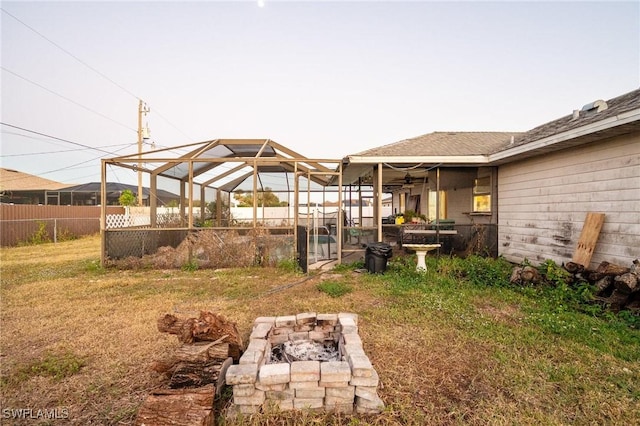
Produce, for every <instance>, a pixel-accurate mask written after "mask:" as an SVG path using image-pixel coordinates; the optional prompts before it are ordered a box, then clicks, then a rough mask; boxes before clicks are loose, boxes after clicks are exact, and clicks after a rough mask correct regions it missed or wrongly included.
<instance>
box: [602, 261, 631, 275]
mask: <svg viewBox="0 0 640 426" xmlns="http://www.w3.org/2000/svg"><path fill="white" fill-rule="evenodd" d="M596 272H597V273H599V274H602V275H614V276H615V275H622V274H626V273H627V272H629V268H626V267H624V266H620V265H616V264H613V263H609V262H606V261H605V262H601V263H600V265H598V267H597V268H596Z"/></svg>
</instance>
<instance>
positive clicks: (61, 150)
mask: <svg viewBox="0 0 640 426" xmlns="http://www.w3.org/2000/svg"><path fill="white" fill-rule="evenodd" d="M2 133H5V134H7V132H2ZM8 134H12V135H16V136H23V137H26V138H30V139H39V138H31V137H30V136H28V135H21V134H20V133H8ZM40 140H42V139H40ZM125 145H126V146H132V145H133V144H130V143H127V144H122V143H121V144H117V145H105V146H104V148H109V147H116V146H125ZM88 149H89V148H78V149H60V150H58V151H41V152H26V153H23V154H4V155H0V158H9V157H29V156H33V155H49V154H64V153H68V152H78V151H86V150H88Z"/></svg>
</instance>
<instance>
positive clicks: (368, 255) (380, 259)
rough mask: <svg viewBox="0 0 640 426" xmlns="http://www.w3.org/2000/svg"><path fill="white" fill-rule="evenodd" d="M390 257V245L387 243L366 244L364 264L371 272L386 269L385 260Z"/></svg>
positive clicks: (379, 271) (377, 272) (381, 271)
mask: <svg viewBox="0 0 640 426" xmlns="http://www.w3.org/2000/svg"><path fill="white" fill-rule="evenodd" d="M389 259H391V246H390V245H389V244H387V243H371V244H368V245H367V249H366V251H365V255H364V265H365V268H367V271H368V272H370V273H372V274H381V273H383V272H384V271H386V270H387V261H388V260H389Z"/></svg>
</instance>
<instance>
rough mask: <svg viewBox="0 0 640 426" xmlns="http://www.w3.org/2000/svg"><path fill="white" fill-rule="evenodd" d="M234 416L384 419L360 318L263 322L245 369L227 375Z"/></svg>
mask: <svg viewBox="0 0 640 426" xmlns="http://www.w3.org/2000/svg"><path fill="white" fill-rule="evenodd" d="M226 383H227V384H228V385H232V386H233V403H234V406H233V407H232V409H231V411H230V412H236V413H237V412H240V413H242V414H253V413H257V412H259V411H260V410H261V409H262V408H263V407H268V408H272V409H279V410H283V411H284V410H326V411H331V412H340V413H353V412H354V410H355V412H357V413H364V414H372V413H375V414H377V413H380V412H381V411H382V410H383V409H384V403H383V402H382V400H381V399H380V397H379V396H378V394H377V388H378V383H379V378H378V373H377V372H376V370H375V369H374V368H373V366H372V365H371V362H370V361H369V358H368V357H367V355H366V354H365V353H364V350H363V348H362V340H361V339H360V336H359V334H358V315H357V314H353V313H339V314H316V313H302V314H297V315H290V316H281V317H260V318H257V319H256V320H255V322H254V325H253V330H252V332H251V336H250V342H249V346H248V347H247V350H246V351H245V352H244V354H243V355H242V357H241V358H240V361H239V364H237V365H232V366H230V367H229V369H228V370H227V374H226Z"/></svg>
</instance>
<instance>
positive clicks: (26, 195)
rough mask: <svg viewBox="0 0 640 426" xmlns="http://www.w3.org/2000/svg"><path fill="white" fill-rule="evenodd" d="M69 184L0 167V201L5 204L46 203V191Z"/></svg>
mask: <svg viewBox="0 0 640 426" xmlns="http://www.w3.org/2000/svg"><path fill="white" fill-rule="evenodd" d="M67 186H69V184H67V183H60V182H56V181H53V180H49V179H45V178H41V177H39V176H34V175H30V174H28V173H23V172H19V171H17V170H12V169H5V168H0V202H2V203H7V204H46V203H47V195H46V194H47V191H57V190H60V189H62V188H65V187H67Z"/></svg>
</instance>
